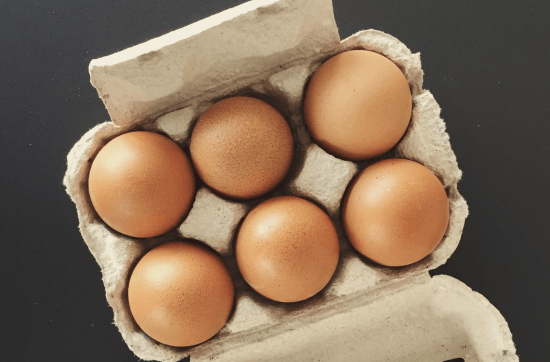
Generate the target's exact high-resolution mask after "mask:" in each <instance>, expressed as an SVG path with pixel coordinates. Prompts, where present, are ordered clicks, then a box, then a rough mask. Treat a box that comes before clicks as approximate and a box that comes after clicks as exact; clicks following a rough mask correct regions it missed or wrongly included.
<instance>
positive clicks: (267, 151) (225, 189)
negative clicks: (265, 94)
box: [189, 97, 294, 199]
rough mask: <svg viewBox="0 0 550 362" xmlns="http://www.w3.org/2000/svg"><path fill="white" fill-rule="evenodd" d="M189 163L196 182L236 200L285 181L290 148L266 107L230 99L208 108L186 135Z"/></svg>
mask: <svg viewBox="0 0 550 362" xmlns="http://www.w3.org/2000/svg"><path fill="white" fill-rule="evenodd" d="M190 142H191V144H190V146H189V149H190V151H191V159H192V160H193V164H194V165H195V169H196V171H197V174H198V175H199V177H200V178H201V179H202V180H203V181H204V182H205V183H206V184H207V185H208V186H210V187H212V188H213V189H214V190H216V191H217V192H219V193H220V194H222V195H224V196H227V197H231V198H237V199H250V198H255V197H258V196H260V195H262V194H265V193H267V192H269V191H271V190H273V189H274V188H275V187H276V186H277V185H278V184H279V183H280V182H281V181H282V180H283V178H284V177H285V176H286V174H287V172H288V170H289V168H290V164H291V162H292V156H293V151H294V146H293V142H292V134H291V133H290V128H289V127H288V124H287V123H286V121H285V119H284V118H283V116H282V115H281V114H280V113H279V112H278V111H277V110H276V109H275V108H273V107H272V106H271V105H269V104H267V103H266V102H264V101H261V100H259V99H256V98H251V97H230V98H226V99H223V100H221V101H219V102H216V103H215V104H213V105H212V106H210V107H209V108H208V109H207V110H206V111H205V112H204V113H203V114H202V115H201V117H200V119H199V120H198V122H197V124H196V125H195V127H194V128H193V133H192V135H191V141H190Z"/></svg>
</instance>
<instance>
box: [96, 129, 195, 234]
mask: <svg viewBox="0 0 550 362" xmlns="http://www.w3.org/2000/svg"><path fill="white" fill-rule="evenodd" d="M88 189H89V193H90V199H91V201H92V204H93V206H94V208H95V210H96V212H97V214H98V215H99V217H101V219H102V220H103V221H104V222H105V223H106V224H107V225H109V226H110V227H112V228H113V229H115V230H116V231H118V232H121V233H123V234H126V235H129V236H133V237H138V238H145V237H153V236H157V235H160V234H163V233H165V232H167V231H169V230H171V229H173V228H174V227H176V226H177V225H178V224H179V223H180V222H181V221H182V218H183V217H184V216H185V215H186V214H187V213H188V211H189V209H190V208H191V204H192V203H193V199H194V195H195V174H194V171H193V167H192V165H191V162H190V161H189V158H188V157H187V155H186V154H185V153H184V152H183V150H182V149H181V148H180V147H179V146H178V145H177V144H176V143H174V142H173V141H172V140H170V139H169V138H167V137H164V136H162V135H160V134H157V133H153V132H142V131H139V132H130V133H125V134H122V135H120V136H118V137H116V138H114V139H113V140H111V141H110V142H109V143H107V144H106V145H105V146H104V147H103V148H102V149H101V150H100V151H99V153H98V154H97V156H96V157H95V159H94V161H93V163H92V166H91V169H90V175H89V178H88Z"/></svg>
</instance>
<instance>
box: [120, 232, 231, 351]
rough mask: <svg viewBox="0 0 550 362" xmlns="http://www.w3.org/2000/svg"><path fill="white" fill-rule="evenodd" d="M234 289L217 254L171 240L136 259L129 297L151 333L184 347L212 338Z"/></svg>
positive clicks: (228, 308)
mask: <svg viewBox="0 0 550 362" xmlns="http://www.w3.org/2000/svg"><path fill="white" fill-rule="evenodd" d="M234 293H235V290H234V287H233V281H232V280H231V276H230V275H229V272H228V270H227V268H226V266H225V264H224V263H223V262H222V260H221V259H220V257H219V256H218V255H216V254H215V253H214V252H213V251H212V250H210V249H208V248H207V247H205V246H203V245H200V244H199V243H196V242H189V241H175V242H171V243H167V244H163V245H161V246H157V247H156V248H154V249H153V250H151V251H149V252H148V253H147V254H145V256H144V257H143V258H142V259H141V260H140V261H139V263H138V264H137V265H136V268H135V269H134V271H133V272H132V276H131V277H130V283H129V286H128V302H129V304H130V310H131V312H132V315H133V316H134V319H135V321H136V323H137V324H138V325H139V327H140V328H141V329H142V330H143V331H144V332H145V333H147V335H149V337H151V338H153V339H155V340H157V341H158V342H161V343H164V344H167V345H169V346H175V347H187V346H193V345H196V344H198V343H202V342H204V341H206V340H208V339H210V338H212V337H213V336H214V335H215V334H216V333H218V331H219V330H220V329H221V328H222V327H223V326H224V325H225V323H226V322H227V319H228V318H229V314H230V313H231V309H232V308H233V298H234Z"/></svg>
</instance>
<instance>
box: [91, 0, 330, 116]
mask: <svg viewBox="0 0 550 362" xmlns="http://www.w3.org/2000/svg"><path fill="white" fill-rule="evenodd" d="M281 24H285V26H281ZM339 42H340V37H339V34H338V29H337V27H336V22H335V20H334V15H333V12H332V1H331V0H280V1H276V0H254V1H250V2H247V3H244V4H242V5H240V6H237V7H234V8H232V9H229V10H226V11H223V12H221V13H218V14H216V15H213V16H210V17H208V18H206V19H203V20H201V21H199V22H196V23H194V24H191V25H189V26H186V27H184V28H181V29H178V30H175V31H173V32H170V33H168V34H165V35H163V36H160V37H158V38H155V39H152V40H149V41H147V42H145V43H142V44H139V45H136V46H134V47H131V48H128V49H126V50H123V51H121V52H118V53H115V54H112V55H109V56H106V57H103V58H99V59H94V60H93V61H92V62H91V63H90V67H89V71H90V78H91V83H92V85H93V86H94V87H95V88H96V89H97V90H98V93H99V96H100V98H101V99H102V100H103V102H104V103H105V107H106V108H107V110H108V112H109V115H110V116H111V119H112V121H113V122H114V123H115V124H116V125H125V124H129V123H133V122H137V121H147V120H153V119H155V118H157V117H158V116H160V115H162V114H164V113H166V112H169V111H173V110H175V109H179V108H183V107H185V106H187V105H189V104H190V102H191V101H192V99H193V98H195V97H197V95H201V94H204V93H206V92H209V93H211V92H216V93H217V92H220V90H222V89H223V91H222V92H221V93H225V94H227V93H228V87H229V88H230V89H231V88H233V87H234V89H238V86H239V80H240V78H242V77H246V78H248V79H250V77H251V76H252V75H254V74H257V75H261V74H263V73H266V72H267V73H269V72H274V71H275V70H280V69H281V68H283V67H285V65H286V64H292V63H293V62H296V61H299V60H301V59H305V58H312V57H315V56H316V55H317V54H320V53H323V51H324V50H326V49H329V48H332V47H334V46H336V45H338V44H339ZM198 49H200V51H197V50H198ZM266 55H269V56H268V57H266ZM230 89H229V91H230ZM221 93H220V94H221Z"/></svg>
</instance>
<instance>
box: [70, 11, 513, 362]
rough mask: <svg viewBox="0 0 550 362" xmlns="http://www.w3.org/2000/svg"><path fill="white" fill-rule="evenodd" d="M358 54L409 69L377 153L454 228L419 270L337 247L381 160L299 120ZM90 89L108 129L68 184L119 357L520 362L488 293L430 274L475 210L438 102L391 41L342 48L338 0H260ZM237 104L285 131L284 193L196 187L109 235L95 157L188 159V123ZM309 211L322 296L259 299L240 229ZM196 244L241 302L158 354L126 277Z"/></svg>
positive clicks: (108, 72)
mask: <svg viewBox="0 0 550 362" xmlns="http://www.w3.org/2000/svg"><path fill="white" fill-rule="evenodd" d="M350 49H367V50H372V51H375V52H378V53H381V54H383V55H385V56H386V57H388V58H389V59H391V60H392V61H393V62H394V63H395V64H397V66H398V67H399V68H400V69H401V70H402V71H403V74H404V75H405V77H406V78H407V80H408V82H409V85H410V88H411V92H412V96H413V114H412V121H411V124H410V126H409V128H408V130H407V132H406V134H405V136H404V137H403V139H402V140H401V141H400V142H399V144H398V145H397V146H396V147H394V149H392V150H391V151H390V152H389V153H387V154H386V155H384V156H382V158H386V157H402V158H408V159H412V160H415V161H418V162H420V163H422V164H423V165H425V166H426V167H428V168H429V169H431V170H432V171H433V172H434V173H435V174H436V175H437V176H438V177H439V179H440V180H441V182H442V183H443V185H444V187H445V189H446V191H447V194H448V198H449V204H450V223H449V227H448V229H447V231H446V234H445V236H444V238H443V240H442V241H441V243H440V244H439V246H438V247H437V248H436V250H435V251H434V252H433V253H432V254H431V255H429V256H428V257H426V258H425V259H423V260H421V261H420V262H418V263H415V264H413V265H410V266H407V267H401V268H389V267H384V266H380V265H376V264H374V263H372V262H370V261H368V260H367V259H365V258H363V257H361V256H359V255H358V253H356V252H355V251H354V250H353V249H352V248H351V247H350V245H349V242H348V241H347V240H346V238H345V236H344V234H343V232H342V227H341V222H340V219H339V206H340V201H341V199H342V196H343V194H344V192H345V189H346V186H347V185H348V183H349V181H350V180H351V179H352V178H353V176H354V175H355V174H356V173H357V172H358V170H360V169H362V168H364V167H366V166H368V164H370V163H372V162H374V161H376V160H371V161H367V162H362V163H353V162H350V161H344V160H341V159H338V158H336V157H334V156H331V155H329V154H328V153H326V152H325V151H324V150H322V149H321V148H320V147H319V146H317V145H316V144H315V143H313V142H312V139H311V137H310V136H309V134H308V132H307V129H306V127H305V124H304V121H303V117H302V101H303V93H304V90H305V87H306V85H307V82H308V80H309V79H310V77H311V75H312V74H313V73H314V72H315V70H316V69H317V68H318V67H319V66H320V65H321V64H322V62H323V61H325V60H326V59H328V58H330V57H331V56H333V55H335V54H338V53H340V52H343V51H346V50H350ZM90 76H91V82H92V85H93V86H94V87H96V88H97V90H98V93H99V96H100V97H101V99H102V100H103V101H104V103H105V106H106V108H107V110H108V111H109V114H110V116H111V119H112V121H110V122H105V123H102V124H99V125H97V126H96V127H94V128H93V129H91V130H90V131H88V132H87V133H86V134H85V135H84V136H83V137H82V138H81V139H80V140H79V141H78V142H77V143H76V144H75V146H74V147H73V148H72V150H71V151H70V153H69V155H68V157H67V160H68V167H67V172H66V174H65V178H64V184H65V186H66V189H67V193H68V194H69V196H70V197H71V198H72V200H73V201H74V202H75V204H76V208H77V212H78V218H79V228H80V231H81V233H82V236H83V238H84V241H85V242H86V244H87V245H88V247H89V249H90V251H91V253H92V254H93V256H94V257H95V259H96V260H97V262H98V264H99V265H100V267H101V271H102V275H103V282H104V285H105V291H106V296H107V301H108V303H109V305H110V306H111V307H112V308H113V312H114V321H115V324H116V326H117V327H118V329H119V331H120V333H121V335H122V337H123V338H124V340H125V342H126V343H127V344H128V347H129V348H130V349H131V350H132V351H133V352H134V353H135V354H136V355H137V356H138V357H140V358H141V359H144V360H158V361H166V362H176V361H179V360H181V359H182V358H184V357H186V356H189V355H190V356H191V361H212V360H216V361H365V360H368V361H373V362H376V361H405V360H406V361H409V362H414V361H422V362H427V361H428V362H430V361H433V362H442V361H445V360H448V359H453V358H459V357H461V358H463V359H464V360H465V361H506V362H508V361H518V357H517V356H516V353H515V347H514V344H513V342H512V336H511V333H510V331H509V328H508V325H507V323H506V321H505V320H504V318H503V317H502V316H501V315H500V313H499V312H498V311H497V310H496V309H495V308H494V307H493V306H492V305H491V304H489V302H488V301H487V300H486V299H485V298H484V297H483V296H481V295H479V294H477V293H475V292H473V291H472V290H471V289H470V288H468V287H467V286H466V285H464V284H462V283H461V282H459V281H458V280H455V279H453V278H451V277H448V276H436V277H433V278H432V277H430V275H429V273H428V271H429V270H432V269H435V268H437V267H438V266H440V265H442V264H444V263H445V261H446V260H447V259H448V258H449V257H450V256H451V254H452V253H453V252H454V250H455V249H456V247H457V246H458V243H459V240H460V236H461V234H462V229H463V226H464V221H465V219H466V216H467V214H468V208H467V205H466V202H465V201H464V199H463V198H462V196H461V195H460V194H459V192H458V189H457V183H458V181H459V180H460V177H461V171H460V170H459V168H458V165H457V162H456V157H455V155H454V152H453V151H452V149H451V146H450V143H449V136H448V134H447V133H446V132H445V124H444V122H443V120H441V118H440V116H439V114H440V108H439V106H438V104H437V102H436V101H435V100H434V98H433V96H432V94H431V93H430V92H429V91H427V90H423V88H422V77H423V72H422V68H421V64H420V56H419V54H413V53H411V52H410V50H409V49H408V48H407V47H406V46H405V45H404V44H402V43H401V42H400V41H398V40H397V39H395V38H394V37H392V36H390V35H387V34H384V33H382V32H379V31H376V30H366V31H361V32H359V33H357V34H355V35H353V36H351V37H349V38H347V39H345V40H343V41H340V37H339V34H338V30H337V27H336V23H335V20H334V16H333V9H332V2H331V0H279V1H276V0H254V1H251V2H248V3H245V4H242V5H240V6H237V7H235V8H232V9H229V10H226V11H224V12H222V13H219V14H217V15H214V16H212V17H209V18H207V19H204V20H201V21H199V22H197V23H194V24H191V25H189V26H186V27H184V28H182V29H179V30H176V31H173V32H171V33H168V34H166V35H163V36H161V37H159V38H156V39H152V40H150V41H147V42H145V43H143V44H139V45H137V46H134V47H131V48H128V49H126V50H123V51H121V52H119V53H115V54H113V55H110V56H106V57H104V58H100V59H95V60H93V61H92V62H91V64H90ZM236 95H247V96H253V97H257V98H260V99H263V100H265V101H267V102H268V103H270V104H271V105H273V106H274V107H275V108H277V109H278V110H279V111H280V112H281V114H282V115H283V116H284V117H285V119H286V120H287V121H288V123H289V125H290V128H291V130H292V134H293V137H294V143H295V159H294V162H293V166H292V168H291V170H290V172H289V174H288V176H287V177H286V178H285V180H284V181H283V182H282V184H281V185H280V186H279V187H278V188H277V189H276V190H275V191H273V192H271V193H270V194H268V195H266V196H263V197H262V198H260V199H256V200H252V201H248V202H237V201H234V200H229V199H226V198H223V197H220V196H219V195H217V194H215V193H214V192H212V191H211V190H210V189H208V188H207V187H205V186H200V187H199V189H198V191H197V194H196V198H195V201H194V204H193V207H192V209H191V211H190V212H189V215H188V216H187V217H186V219H185V220H184V221H183V223H182V224H181V225H180V226H179V227H178V228H177V229H176V230H173V231H171V232H168V233H167V234H164V235H162V236H159V237H156V238H149V239H135V238H131V237H127V236H125V235H122V234H120V233H117V232H116V231H114V230H112V229H111V228H109V227H108V226H106V225H105V224H104V223H103V222H102V221H101V219H100V218H99V217H98V215H97V214H96V212H95V211H94V209H93V207H92V204H91V201H90V197H89V194H88V187H87V179H88V174H89V171H90V166H91V163H92V161H93V159H94V157H95V155H96V154H97V153H98V152H99V150H100V149H101V147H102V146H103V145H105V144H106V143H107V142H108V141H109V140H111V139H113V138H114V137H116V136H118V135H120V134H122V133H125V132H129V131H133V130H149V131H154V132H160V133H163V134H165V135H167V136H169V137H171V138H172V139H173V140H174V141H176V142H177V143H178V144H180V145H181V146H182V147H184V149H185V148H186V147H187V146H188V143H189V136H190V131H191V129H192V126H193V125H194V123H195V122H196V121H197V119H198V118H199V116H200V115H201V114H202V113H203V112H204V111H205V110H206V109H207V108H208V107H209V106H210V105H211V104H213V103H214V102H216V101H218V100H220V99H223V98H226V97H230V96H236ZM285 194H286V195H289V194H290V195H296V196H300V197H304V198H307V199H310V200H313V201H314V202H316V203H317V204H318V205H320V206H321V207H323V208H324V209H325V211H326V212H327V213H328V214H329V215H330V216H331V218H332V220H333V222H334V224H335V226H336V228H337V230H338V233H339V236H340V244H341V253H340V260H339V265H338V269H337V271H336V273H335V275H334V277H333V279H332V280H331V282H330V283H329V284H328V285H327V287H326V288H325V289H323V291H321V292H320V293H319V294H318V295H316V296H314V297H312V298H310V299H308V300H306V301H303V302H298V303H292V304H283V303H277V302H273V301H270V300H268V299H266V298H264V297H262V296H260V295H258V294H257V293H255V292H254V291H253V290H252V289H251V288H250V287H249V286H248V285H247V284H246V282H245V281H244V280H243V278H242V276H241V275H240V274H239V272H238V268H237V266H236V262H235V258H234V254H233V244H234V240H235V234H236V231H237V230H238V226H239V223H240V222H241V220H242V219H243V218H244V216H245V215H246V213H247V212H248V211H249V210H250V209H251V208H252V207H254V206H255V205H257V204H258V203H259V202H261V201H263V200H265V199H267V198H269V197H273V196H276V195H285ZM182 237H183V238H193V239H196V240H199V241H202V242H204V243H206V244H208V245H210V246H211V247H212V248H213V249H214V250H216V251H217V252H218V253H219V254H220V255H221V256H222V258H223V259H224V261H225V263H226V265H228V267H229V270H230V272H231V274H232V276H233V280H234V282H235V289H236V297H235V306H234V310H233V312H232V315H231V317H230V319H229V320H228V322H227V324H226V325H225V327H224V328H223V329H222V330H221V331H220V332H219V333H218V334H217V335H216V336H215V337H213V338H212V339H210V340H209V341H207V342H205V343H203V344H200V345H198V346H195V347H190V348H175V347H170V346H166V345H163V344H160V343H158V342H156V341H154V340H152V339H151V338H149V337H148V336H147V335H146V334H145V333H143V332H142V331H141V330H140V328H139V326H138V325H137V324H136V323H135V321H134V320H133V318H132V315H131V313H130V310H129V306H128V297H127V286H128V281H129V277H130V275H131V272H132V270H133V267H134V266H135V265H136V263H137V262H138V261H139V259H140V258H141V257H142V256H143V255H144V254H145V253H146V252H147V251H149V250H150V249H152V248H153V247H155V246H157V245H159V244H161V243H164V242H168V241H172V240H176V239H181V238H182Z"/></svg>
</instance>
